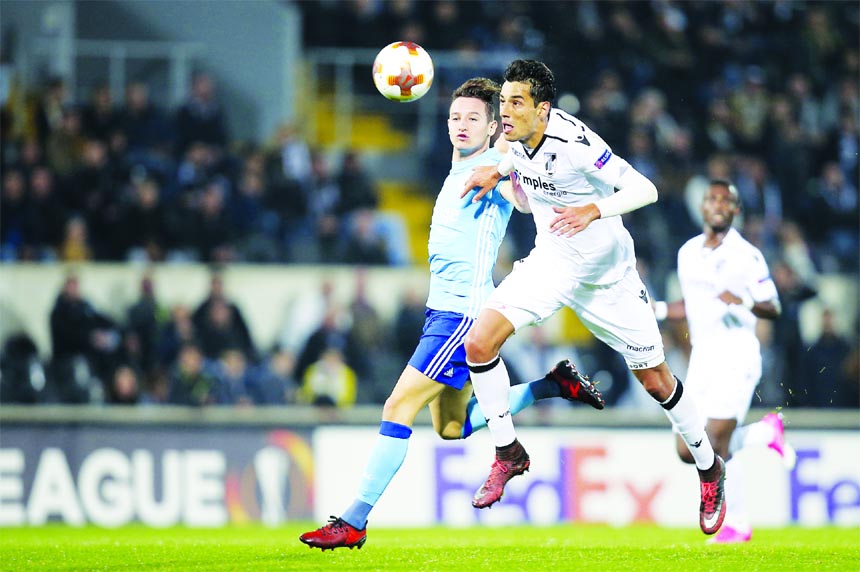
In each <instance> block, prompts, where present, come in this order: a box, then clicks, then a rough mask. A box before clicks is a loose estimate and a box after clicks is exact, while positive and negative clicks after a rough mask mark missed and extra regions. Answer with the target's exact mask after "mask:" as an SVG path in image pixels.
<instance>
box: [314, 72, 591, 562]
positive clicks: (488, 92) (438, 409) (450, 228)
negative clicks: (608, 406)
mask: <svg viewBox="0 0 860 572" xmlns="http://www.w3.org/2000/svg"><path fill="white" fill-rule="evenodd" d="M498 91H499V87H498V84H496V83H495V82H493V81H492V80H489V79H485V78H477V79H472V80H469V81H467V82H466V83H464V84H463V85H462V86H460V87H459V88H457V90H455V91H454V94H453V96H452V102H451V107H450V110H449V115H448V134H449V137H450V139H451V144H452V145H453V146H454V151H453V156H452V165H451V172H450V173H449V175H448V177H447V178H446V179H445V183H444V184H443V185H442V190H441V191H440V192H439V195H438V197H437V198H436V205H435V207H434V209H433V218H432V222H431V225H430V240H429V243H428V250H429V255H430V257H429V259H430V294H429V296H428V298H427V312H426V316H427V319H426V321H425V323H424V331H423V334H422V336H421V339H420V340H419V342H418V347H417V348H416V349H415V353H414V354H413V355H412V358H411V359H410V360H409V364H408V365H407V366H406V368H405V369H404V370H403V373H402V374H401V376H400V379H399V380H398V381H397V384H396V385H395V387H394V389H393V390H392V392H391V395H390V396H389V397H388V399H387V400H386V402H385V406H384V408H383V410H382V423H381V424H380V428H379V436H378V438H377V441H376V443H375V445H374V448H373V451H372V453H371V455H370V458H369V460H368V462H367V466H366V469H365V472H364V476H363V477H362V480H361V483H360V484H359V490H358V494H357V495H356V499H355V501H354V502H353V504H352V505H351V506H350V507H349V508H347V510H346V511H344V513H343V514H342V515H341V516H340V517H332V520H331V521H330V522H329V524H327V525H325V526H323V527H321V528H318V529H317V530H313V531H310V532H307V533H305V534H303V535H301V537H300V540H301V541H302V542H304V543H305V544H307V545H308V546H311V547H316V548H322V549H323V550H327V549H334V548H338V547H347V548H353V547H355V546H358V547H359V548H360V547H361V546H362V545H363V544H364V542H365V540H366V539H367V532H366V528H367V517H368V515H369V513H370V511H371V509H372V508H373V506H374V504H375V503H376V501H377V500H378V499H379V497H380V496H381V495H382V493H383V491H384V490H385V488H386V487H387V486H388V484H389V482H390V481H391V479H392V478H393V477H394V475H395V474H396V473H397V471H398V470H399V468H400V465H401V464H402V463H403V460H404V459H405V457H406V449H407V445H408V440H409V437H410V435H411V434H412V423H413V422H414V421H415V416H416V415H417V414H418V412H419V411H420V410H421V409H422V408H423V407H424V406H429V408H430V414H431V418H432V420H433V427H434V429H435V430H436V432H437V433H438V434H439V435H440V436H441V437H442V438H443V439H461V438H465V437H468V436H469V435H471V434H472V433H473V432H474V431H477V430H478V429H480V428H482V427H485V426H486V420H485V418H484V414H483V413H482V411H481V409H480V407H478V406H477V403H476V401H475V400H474V399H470V398H471V395H472V392H471V391H470V390H469V387H468V382H469V370H468V368H467V367H466V355H465V350H464V349H463V338H464V337H465V336H466V333H467V332H468V331H469V328H470V327H471V325H472V323H473V322H474V319H475V317H476V316H477V314H478V311H479V310H480V308H481V307H482V306H483V304H484V302H485V300H486V299H487V297H488V296H489V295H490V293H491V292H492V291H493V281H492V271H493V266H494V265H495V262H496V256H497V254H498V250H499V246H500V244H501V242H502V238H503V237H504V235H505V228H506V226H507V223H508V219H509V218H510V216H511V208H512V207H511V205H512V204H514V205H516V207H517V208H518V209H520V210H523V211H525V212H528V201H527V199H526V197H525V194H523V193H522V190H521V189H519V188H518V187H515V186H514V185H512V184H511V182H510V181H509V180H506V181H502V182H500V183H499V184H498V185H494V189H493V191H492V192H491V193H489V194H487V195H486V196H483V197H482V198H481V199H480V200H478V201H475V202H471V201H469V200H463V198H461V197H460V190H461V189H462V188H463V185H464V184H465V181H466V179H467V178H468V177H469V175H470V174H471V172H472V169H473V168H474V167H476V166H479V165H490V166H491V167H492V168H493V169H495V166H496V165H497V164H498V163H499V161H500V160H501V158H502V155H501V154H500V153H499V152H498V151H497V150H495V149H491V148H490V138H491V137H492V135H493V134H494V133H495V131H496V128H497V123H496V121H495V110H494V107H493V106H494V101H493V100H494V98H495V97H496V95H497V94H498ZM464 205H465V207H464ZM550 397H564V398H565V399H568V400H571V401H582V402H585V403H588V404H590V405H591V406H592V407H595V408H597V409H602V408H603V406H604V401H603V397H602V396H601V395H600V392H599V391H597V389H596V388H595V387H594V386H593V384H591V383H590V382H589V381H588V380H587V378H585V377H583V376H581V375H580V374H579V373H578V372H577V371H576V369H575V368H574V367H573V366H572V365H571V364H570V363H569V362H567V361H566V360H565V361H562V362H560V363H559V364H558V365H557V366H556V367H555V368H554V369H553V370H552V371H551V372H550V373H549V374H547V376H546V377H544V378H543V379H539V380H535V381H532V382H529V383H526V384H522V385H519V386H517V387H516V388H514V390H512V391H511V393H510V398H511V401H510V403H509V407H510V411H511V412H512V413H516V412H518V411H520V410H522V409H524V408H525V407H528V406H529V405H531V404H532V403H534V402H535V401H536V400H538V399H546V398H550Z"/></svg>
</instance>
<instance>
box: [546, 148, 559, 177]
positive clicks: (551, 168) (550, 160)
mask: <svg viewBox="0 0 860 572" xmlns="http://www.w3.org/2000/svg"><path fill="white" fill-rule="evenodd" d="M556 158H557V156H556V154H555V153H544V154H543V168H544V170H545V171H546V174H547V175H552V174H554V173H555V160H556Z"/></svg>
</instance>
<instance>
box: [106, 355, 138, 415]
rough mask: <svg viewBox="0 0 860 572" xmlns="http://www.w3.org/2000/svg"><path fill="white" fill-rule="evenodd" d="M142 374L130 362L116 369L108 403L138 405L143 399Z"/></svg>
mask: <svg viewBox="0 0 860 572" xmlns="http://www.w3.org/2000/svg"><path fill="white" fill-rule="evenodd" d="M140 379H141V375H140V373H139V372H138V371H136V370H135V369H134V368H133V367H131V366H130V365H128V364H122V365H120V366H119V367H117V368H116V370H114V373H113V378H112V380H111V384H110V390H109V391H108V399H107V401H108V403H110V404H112V405H137V404H138V402H139V401H140V399H141V388H140Z"/></svg>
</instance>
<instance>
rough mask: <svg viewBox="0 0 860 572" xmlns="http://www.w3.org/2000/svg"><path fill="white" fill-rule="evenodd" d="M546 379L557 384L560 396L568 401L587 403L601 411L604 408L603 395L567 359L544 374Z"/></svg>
mask: <svg viewBox="0 0 860 572" xmlns="http://www.w3.org/2000/svg"><path fill="white" fill-rule="evenodd" d="M546 378H547V379H551V380H553V381H555V382H556V383H557V384H558V386H559V387H560V388H561V396H562V397H563V398H565V399H567V400H568V401H580V402H582V403H587V404H589V405H591V406H592V407H594V408H595V409H603V408H604V407H605V406H606V401H605V400H604V399H603V395H601V394H600V391H598V390H597V388H596V387H594V384H593V383H591V381H589V379H588V376H587V375H583V374H581V373H579V371H578V370H577V369H576V366H575V365H573V364H572V363H570V360H568V359H565V360H561V361H560V362H558V363H557V364H556V365H555V367H554V368H552V369H551V370H550V372H549V373H548V374H546Z"/></svg>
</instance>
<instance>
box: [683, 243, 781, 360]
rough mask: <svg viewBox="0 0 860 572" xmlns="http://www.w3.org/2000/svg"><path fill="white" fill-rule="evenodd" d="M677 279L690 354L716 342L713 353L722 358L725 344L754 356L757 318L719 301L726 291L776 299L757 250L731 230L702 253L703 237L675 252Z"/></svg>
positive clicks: (740, 307)
mask: <svg viewBox="0 0 860 572" xmlns="http://www.w3.org/2000/svg"><path fill="white" fill-rule="evenodd" d="M678 279H679V280H680V282H681V292H682V294H683V297H684V306H685V309H686V313H687V323H688V324H689V326H690V343H691V344H692V345H693V347H694V348H696V347H697V346H701V345H702V344H704V343H707V342H709V341H714V342H718V343H717V344H716V348H715V350H714V351H716V352H720V353H721V354H723V355H726V354H725V351H726V349H727V348H726V344H730V345H731V346H733V347H738V346H748V347H753V348H755V352H756V354H757V353H758V351H759V343H758V339H757V338H756V335H755V324H756V317H755V316H754V315H753V313H752V312H751V311H750V310H748V309H746V308H745V307H743V306H741V305H738V304H726V303H725V302H723V301H721V300H720V299H719V298H718V296H719V295H720V294H721V293H723V292H724V291H726V290H728V291H730V292H731V293H733V294H735V295H736V296H744V295H745V294H746V295H749V296H750V297H751V298H752V299H753V300H754V301H756V302H766V301H768V300H773V299H775V298H777V296H778V294H777V291H776V285H775V284H774V283H773V280H772V279H771V277H770V271H769V270H768V267H767V263H766V262H765V260H764V256H762V254H761V252H760V251H759V249H758V248H756V247H755V246H753V245H752V244H750V243H749V242H747V241H746V240H745V239H744V238H743V237H742V236H741V235H740V233H739V232H738V231H736V230H735V229H730V230H729V232H728V233H727V234H726V236H725V238H724V239H723V242H722V244H720V245H719V246H718V247H717V248H714V249H711V248H706V247H705V235H704V234H700V235H699V236H696V237H694V238H691V239H690V240H688V241H687V243H686V244H684V246H682V247H681V249H680V250H679V251H678Z"/></svg>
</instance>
